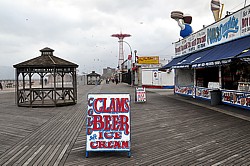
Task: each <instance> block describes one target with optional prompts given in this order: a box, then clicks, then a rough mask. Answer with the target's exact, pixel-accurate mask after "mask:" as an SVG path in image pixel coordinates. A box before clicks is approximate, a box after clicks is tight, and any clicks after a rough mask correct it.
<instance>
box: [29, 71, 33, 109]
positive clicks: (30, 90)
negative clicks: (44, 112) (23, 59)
mask: <svg viewBox="0 0 250 166" xmlns="http://www.w3.org/2000/svg"><path fill="white" fill-rule="evenodd" d="M31 78H32V74H31V69H30V68H29V94H30V107H31V106H32V85H31Z"/></svg>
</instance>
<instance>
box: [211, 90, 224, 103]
mask: <svg viewBox="0 0 250 166" xmlns="http://www.w3.org/2000/svg"><path fill="white" fill-rule="evenodd" d="M210 96H211V105H213V106H215V105H218V104H220V103H221V91H220V90H219V89H214V90H211V91H210Z"/></svg>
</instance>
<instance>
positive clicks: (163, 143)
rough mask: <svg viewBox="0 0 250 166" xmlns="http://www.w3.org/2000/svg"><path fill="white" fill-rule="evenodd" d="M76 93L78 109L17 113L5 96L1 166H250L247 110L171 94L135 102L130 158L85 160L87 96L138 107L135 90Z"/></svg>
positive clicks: (0, 105) (0, 101)
mask: <svg viewBox="0 0 250 166" xmlns="http://www.w3.org/2000/svg"><path fill="white" fill-rule="evenodd" d="M78 92H79V96H78V99H80V100H78V104H76V105H74V106H68V107H56V108H45V109H42V108H18V107H16V106H15V104H14V99H12V101H13V103H11V102H10V98H12V97H13V93H5V94H4V95H3V94H1V93H0V133H1V135H0V141H1V142H0V165H18V166H19V165H67V166H75V165H214V166H216V165H250V139H249V136H250V113H249V111H243V110H240V109H234V108H232V107H228V106H218V107H211V106H210V105H209V104H208V103H206V102H203V101H197V100H193V99H192V98H183V97H180V96H175V95H173V94H172V92H167V93H166V92H165V91H156V92H147V100H148V101H147V102H146V103H143V104H136V103H134V102H132V103H131V141H132V145H131V150H132V151H131V153H132V156H131V158H128V157H127V153H124V152H123V153H119V152H118V153H117V152H116V153H115V152H106V153H103V152H102V153H101V152H91V153H90V156H89V158H85V144H86V143H85V141H86V133H85V129H86V128H85V116H86V99H87V97H86V96H87V93H88V92H116V93H117V92H129V93H130V94H131V97H132V101H134V88H131V87H129V86H128V85H125V84H118V85H115V84H109V85H106V84H104V85H99V86H87V87H85V86H84V87H79V89H78ZM161 92H162V93H161ZM225 113H226V114H225ZM236 113H237V114H236Z"/></svg>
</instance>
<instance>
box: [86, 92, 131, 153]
mask: <svg viewBox="0 0 250 166" xmlns="http://www.w3.org/2000/svg"><path fill="white" fill-rule="evenodd" d="M86 123H87V124H86V125H87V126H86V132H87V138H86V139H87V140H86V157H88V152H90V151H127V152H128V155H129V157H130V145H131V144H130V130H131V129H130V95H129V94H94V93H93V94H88V109H87V121H86Z"/></svg>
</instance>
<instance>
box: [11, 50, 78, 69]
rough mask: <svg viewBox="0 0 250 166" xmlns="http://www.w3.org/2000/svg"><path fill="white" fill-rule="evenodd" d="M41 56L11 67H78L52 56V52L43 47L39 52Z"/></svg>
mask: <svg viewBox="0 0 250 166" xmlns="http://www.w3.org/2000/svg"><path fill="white" fill-rule="evenodd" d="M40 52H41V53H42V55H41V56H38V57H35V58H33V59H30V60H27V61H24V62H21V63H18V64H16V65H13V66H14V68H27V67H31V68H40V67H41V68H46V67H75V68H77V67H78V65H77V64H75V63H72V62H69V61H67V60H64V59H61V58H59V57H56V56H54V55H53V52H54V50H52V49H50V48H48V47H45V48H44V49H42V50H40Z"/></svg>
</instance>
